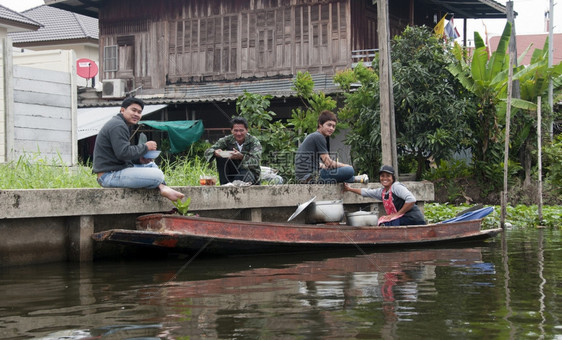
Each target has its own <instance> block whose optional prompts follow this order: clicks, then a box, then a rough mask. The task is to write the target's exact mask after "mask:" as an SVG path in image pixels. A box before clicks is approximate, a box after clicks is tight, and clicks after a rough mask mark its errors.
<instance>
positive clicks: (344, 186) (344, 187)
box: [343, 182, 351, 191]
mask: <svg viewBox="0 0 562 340" xmlns="http://www.w3.org/2000/svg"><path fill="white" fill-rule="evenodd" d="M343 191H351V187H350V186H349V184H347V183H345V182H343Z"/></svg>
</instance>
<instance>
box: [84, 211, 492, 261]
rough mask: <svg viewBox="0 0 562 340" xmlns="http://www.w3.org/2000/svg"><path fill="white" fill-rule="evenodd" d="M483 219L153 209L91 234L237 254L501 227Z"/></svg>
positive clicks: (423, 240)
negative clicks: (344, 220)
mask: <svg viewBox="0 0 562 340" xmlns="http://www.w3.org/2000/svg"><path fill="white" fill-rule="evenodd" d="M481 223H482V220H481V219H478V220H472V221H463V222H455V223H443V224H430V225H421V226H396V227H373V226H360V227H354V226H348V225H341V224H316V225H301V224H290V223H271V222H251V221H239V220H225V219H213V218H202V217H185V216H179V215H166V214H151V215H145V216H141V217H139V218H138V219H137V230H125V229H114V230H108V231H104V232H100V233H96V234H94V235H93V238H94V240H96V241H106V242H117V243H123V244H130V245H141V246H150V247H157V248H162V249H168V250H173V251H177V252H187V253H193V252H198V251H200V250H203V249H204V251H205V252H206V253H213V254H240V253H257V252H275V251H297V250H298V251H301V250H307V249H318V248H328V247H338V248H342V247H361V248H372V247H382V246H399V245H400V246H407V245H423V244H432V243H440V242H453V241H466V240H480V239H486V238H489V237H493V236H495V235H497V234H498V233H499V232H501V229H490V230H481V229H480V227H481Z"/></svg>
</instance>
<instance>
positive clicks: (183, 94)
mask: <svg viewBox="0 0 562 340" xmlns="http://www.w3.org/2000/svg"><path fill="white" fill-rule="evenodd" d="M311 77H312V81H314V90H315V91H322V92H324V93H326V94H332V93H337V92H341V89H340V88H339V86H338V85H336V84H335V83H334V80H333V75H327V74H312V75H311ZM293 79H294V78H293V77H287V78H269V79H260V80H253V81H236V82H234V81H233V82H222V83H208V84H186V85H174V86H167V87H166V88H165V89H164V90H165V92H164V93H154V92H152V91H150V90H147V91H143V90H142V89H139V90H137V91H136V92H135V93H134V95H135V96H136V97H138V98H142V100H144V101H145V103H147V104H180V103H202V102H224V101H229V100H236V98H238V97H239V96H240V95H242V94H243V93H244V91H248V92H251V93H256V94H262V95H271V96H273V97H274V98H288V97H294V96H295V91H294V90H293V89H292V88H293V86H294V85H293ZM120 103H121V100H120V101H100V102H98V103H89V104H80V105H79V106H80V107H92V106H96V107H97V106H109V105H119V104H120Z"/></svg>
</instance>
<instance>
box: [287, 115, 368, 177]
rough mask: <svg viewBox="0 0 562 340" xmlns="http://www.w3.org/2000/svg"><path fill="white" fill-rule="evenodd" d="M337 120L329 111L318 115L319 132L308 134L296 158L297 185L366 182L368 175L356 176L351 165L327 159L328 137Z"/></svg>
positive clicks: (328, 155) (333, 129) (328, 157)
mask: <svg viewBox="0 0 562 340" xmlns="http://www.w3.org/2000/svg"><path fill="white" fill-rule="evenodd" d="M337 122H338V119H337V117H336V115H335V114H334V113H333V112H331V111H327V110H326V111H322V112H321V113H320V116H318V129H317V130H316V132H313V133H311V134H310V135H308V136H307V137H306V138H305V139H304V141H303V142H302V144H301V145H300V146H299V148H298V150H297V154H296V156H295V176H296V178H297V181H298V182H299V183H341V182H347V183H354V182H358V183H368V181H369V177H367V175H360V176H355V170H353V167H352V166H351V165H348V164H345V163H342V162H339V161H336V160H333V159H332V158H330V150H329V147H328V138H329V137H330V136H331V135H332V134H333V133H334V131H335V129H336V124H337Z"/></svg>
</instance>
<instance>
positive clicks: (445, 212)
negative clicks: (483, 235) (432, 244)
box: [424, 203, 562, 229]
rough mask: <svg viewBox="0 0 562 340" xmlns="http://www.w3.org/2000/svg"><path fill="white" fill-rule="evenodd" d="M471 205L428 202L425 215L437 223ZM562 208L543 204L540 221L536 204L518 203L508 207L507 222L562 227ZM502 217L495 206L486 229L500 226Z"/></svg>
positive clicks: (486, 223) (487, 217)
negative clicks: (561, 222) (561, 223)
mask: <svg viewBox="0 0 562 340" xmlns="http://www.w3.org/2000/svg"><path fill="white" fill-rule="evenodd" d="M470 207H471V206H470V205H458V206H456V205H450V204H439V203H427V204H425V205H424V215H425V218H426V219H427V221H428V223H437V222H439V221H444V220H446V219H449V218H453V217H455V216H456V215H457V214H459V213H461V212H462V211H463V210H466V209H467V208H470ZM561 218H562V209H561V207H560V206H543V221H539V218H538V207H537V206H536V205H531V206H528V205H516V206H507V207H506V219H505V222H506V224H510V225H512V226H514V227H536V226H544V227H552V228H561V227H562V226H561V225H560V220H561ZM500 219H501V207H500V206H494V211H493V212H492V213H491V214H490V215H488V216H486V217H485V218H484V220H483V223H482V227H483V228H484V229H490V228H499V226H500Z"/></svg>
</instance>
